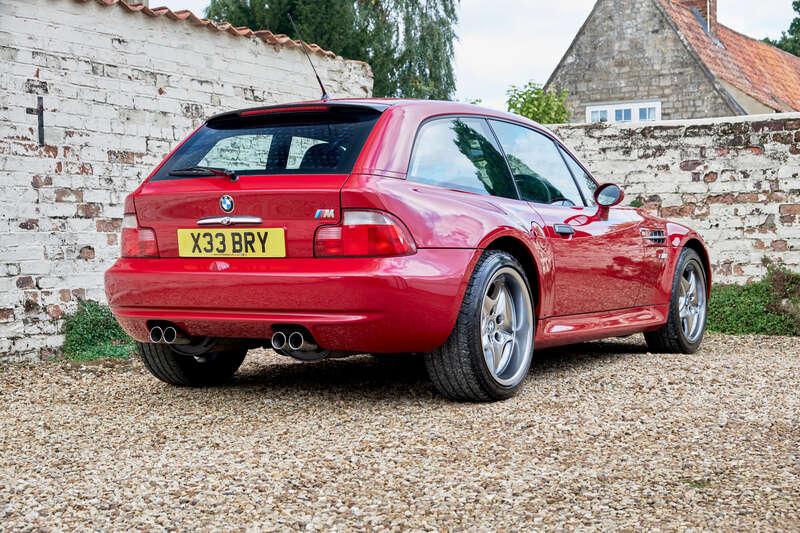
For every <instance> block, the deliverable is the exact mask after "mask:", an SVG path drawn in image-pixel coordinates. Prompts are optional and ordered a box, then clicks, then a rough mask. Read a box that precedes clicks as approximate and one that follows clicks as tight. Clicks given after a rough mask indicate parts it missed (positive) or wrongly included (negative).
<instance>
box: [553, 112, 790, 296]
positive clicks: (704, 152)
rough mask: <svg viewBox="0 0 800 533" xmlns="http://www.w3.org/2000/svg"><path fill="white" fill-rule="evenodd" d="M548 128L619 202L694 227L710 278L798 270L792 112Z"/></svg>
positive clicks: (730, 278)
mask: <svg viewBox="0 0 800 533" xmlns="http://www.w3.org/2000/svg"><path fill="white" fill-rule="evenodd" d="M554 130H555V131H556V133H557V134H558V135H559V136H561V138H562V139H563V140H564V142H565V143H566V144H567V145H568V146H571V147H572V148H574V149H575V151H576V153H577V154H578V155H579V156H581V158H582V159H583V161H584V162H585V163H586V164H587V165H588V166H589V168H590V169H591V170H592V172H593V174H594V175H595V177H596V178H597V179H598V180H600V181H613V182H616V183H619V184H621V185H623V186H624V187H625V193H626V202H627V203H630V202H636V203H641V204H642V205H643V206H644V207H645V208H647V209H648V210H650V211H652V212H655V213H656V214H660V215H661V216H664V217H669V218H673V219H676V220H678V221H680V222H683V223H685V224H687V225H689V226H690V227H692V228H694V229H696V230H697V231H699V232H700V234H701V235H702V236H703V237H704V238H705V240H706V242H707V244H708V246H709V249H710V252H711V260H712V263H713V269H714V274H715V280H716V281H718V282H737V283H742V282H746V281H747V280H750V279H756V278H759V277H761V276H762V275H763V274H764V272H765V267H764V265H763V263H762V260H763V259H764V258H769V259H771V260H773V261H777V262H782V263H784V264H786V265H788V266H790V267H791V268H792V269H794V270H797V271H800V113H793V114H781V115H762V116H751V117H742V118H738V117H737V118H728V119H698V120H691V121H666V122H661V123H656V124H651V125H647V126H645V125H631V126H629V127H625V126H618V125H617V126H603V125H598V124H595V125H567V126H556V127H555V128H554Z"/></svg>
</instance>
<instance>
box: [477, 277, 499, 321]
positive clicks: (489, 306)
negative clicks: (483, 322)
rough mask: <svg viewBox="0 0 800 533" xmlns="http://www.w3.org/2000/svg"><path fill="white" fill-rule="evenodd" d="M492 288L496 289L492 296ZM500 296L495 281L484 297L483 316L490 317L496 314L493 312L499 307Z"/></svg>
mask: <svg viewBox="0 0 800 533" xmlns="http://www.w3.org/2000/svg"><path fill="white" fill-rule="evenodd" d="M492 289H495V292H494V296H492ZM499 296H500V292H499V290H497V284H496V283H495V284H493V286H492V287H489V291H488V292H487V293H486V296H485V297H484V298H483V306H482V308H481V311H482V313H483V316H487V317H488V316H491V315H492V314H494V313H493V312H494V311H495V310H496V309H497V299H498V297H499Z"/></svg>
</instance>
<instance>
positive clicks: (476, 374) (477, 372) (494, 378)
mask: <svg viewBox="0 0 800 533" xmlns="http://www.w3.org/2000/svg"><path fill="white" fill-rule="evenodd" d="M533 328H534V313H533V303H532V297H531V290H530V285H529V283H528V279H527V278H526V276H525V272H524V271H523V269H522V267H521V266H520V264H519V262H518V261H517V260H516V259H514V257H513V256H511V255H510V254H508V253H506V252H503V251H500V250H490V251H487V252H486V253H484V254H483V256H482V257H481V258H480V259H479V260H478V263H477V265H476V266H475V271H474V272H473V274H472V277H471V278H470V281H469V284H468V286H467V290H466V292H465V294H464V300H463V302H462V304H461V310H460V311H459V314H458V318H457V319H456V324H455V327H454V328H453V331H452V333H451V334H450V337H449V338H448V339H447V341H445V343H444V344H443V345H442V346H441V347H440V348H438V349H437V350H435V351H433V352H431V353H429V354H426V355H425V366H426V368H427V370H428V375H429V376H430V378H431V381H432V382H433V384H434V386H435V387H436V389H437V390H438V391H439V392H440V393H441V394H443V395H444V396H446V397H448V398H450V399H453V400H461V401H476V402H477V401H481V402H486V401H493V400H504V399H506V398H510V397H511V396H513V395H514V394H516V392H517V391H518V390H519V388H520V387H521V386H522V383H523V382H524V380H525V377H526V376H527V374H528V369H529V368H530V365H531V358H532V356H533V335H534V329H533Z"/></svg>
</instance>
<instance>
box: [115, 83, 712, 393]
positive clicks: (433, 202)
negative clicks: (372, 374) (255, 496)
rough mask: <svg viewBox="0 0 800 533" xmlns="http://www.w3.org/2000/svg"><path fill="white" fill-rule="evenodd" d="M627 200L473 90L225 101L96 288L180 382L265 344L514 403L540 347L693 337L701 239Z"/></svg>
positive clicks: (134, 217) (131, 203)
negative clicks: (396, 360)
mask: <svg viewBox="0 0 800 533" xmlns="http://www.w3.org/2000/svg"><path fill="white" fill-rule="evenodd" d="M623 197H624V193H623V190H622V189H621V188H620V187H619V186H618V185H615V184H613V183H602V184H601V182H600V181H598V180H597V179H595V177H594V176H593V175H592V174H591V172H590V171H589V169H588V168H587V167H586V166H585V165H584V164H582V163H581V162H580V160H579V159H578V158H577V157H576V156H575V154H574V153H573V152H572V151H571V150H570V149H569V148H568V147H566V146H565V145H564V143H562V142H561V141H560V140H559V139H558V138H557V137H556V136H555V135H554V134H553V133H552V132H551V131H549V130H548V129H546V128H544V127H542V126H540V125H539V124H537V123H535V122H532V121H530V120H527V119H525V118H523V117H520V116H517V115H514V114H509V113H504V112H499V111H493V110H490V109H484V108H481V107H477V106H473V105H469V104H463V103H457V102H436V101H417V100H391V99H341V100H319V101H311V102H301V103H296V104H287V105H275V106H266V107H258V108H253V109H245V110H240V111H233V112H228V113H223V114H220V115H216V116H214V117H211V118H210V119H208V120H207V121H206V122H205V123H204V124H202V125H201V126H200V127H199V128H198V129H197V130H195V131H194V132H193V133H192V134H191V135H189V137H188V138H187V139H186V140H184V141H183V142H182V143H180V145H178V147H177V148H175V150H174V151H173V152H172V153H171V154H169V155H168V156H167V157H166V158H165V159H164V161H163V162H162V163H161V164H160V165H159V166H158V167H157V168H155V169H154V170H153V172H152V173H151V174H150V175H149V176H148V178H147V179H146V180H145V181H144V182H143V183H142V184H141V185H140V186H139V187H138V188H137V189H136V190H135V191H134V192H133V193H131V194H130V195H129V196H128V197H127V198H126V199H125V203H124V218H123V223H122V230H121V239H120V240H121V257H120V258H119V259H118V260H117V261H116V263H115V264H114V265H113V266H112V267H111V268H110V269H109V270H108V271H107V272H106V275H105V284H106V294H107V297H108V301H109V304H110V307H111V310H112V312H113V314H114V316H115V317H116V319H117V320H118V321H119V323H120V324H121V325H122V327H123V328H124V329H125V331H127V332H128V333H129V334H130V335H131V336H132V337H133V338H134V339H135V340H136V341H138V345H139V350H140V354H141V358H142V360H143V361H144V364H145V366H146V367H147V369H148V370H149V371H150V372H152V374H153V375H154V376H155V377H157V378H159V379H161V380H163V381H165V382H167V383H171V384H174V385H180V386H208V385H213V384H219V383H222V382H225V381H227V380H229V379H231V377H232V376H233V374H234V373H235V372H236V370H237V369H238V368H239V366H240V365H241V363H242V361H243V359H244V357H245V355H246V353H247V351H248V350H249V349H252V348H256V347H260V346H264V347H271V348H273V349H274V350H275V351H276V352H277V353H278V354H281V355H285V356H289V357H294V358H296V359H300V360H303V361H316V360H319V359H324V358H327V357H342V356H347V355H352V354H364V353H367V354H375V355H378V356H380V355H382V354H395V353H398V354H399V353H403V354H410V353H422V354H425V355H424V360H425V365H426V368H427V370H428V373H429V375H430V378H431V381H432V382H433V385H434V386H435V388H436V389H437V390H438V391H439V392H440V393H441V394H443V395H444V396H446V397H448V398H451V399H454V400H460V401H494V400H502V399H506V398H509V397H511V396H513V395H514V394H515V393H516V392H518V390H519V389H520V388H521V387H522V386H523V384H524V382H525V379H526V376H527V374H528V371H529V368H530V365H531V361H532V358H533V357H534V354H535V352H536V351H538V350H540V349H542V348H549V347H555V346H562V345H567V344H573V343H579V342H584V341H591V340H597V339H602V338H607V337H617V336H620V337H621V336H627V335H631V334H634V333H640V332H643V333H644V337H645V339H646V342H647V344H648V346H649V347H650V349H651V350H652V351H654V352H672V353H693V352H695V351H696V350H697V349H698V348H699V346H700V343H701V341H702V339H703V334H704V331H705V322H706V303H707V300H708V295H709V291H710V286H711V285H710V283H711V276H710V268H709V255H708V252H707V250H706V246H705V244H704V242H703V240H702V238H701V237H700V236H699V235H698V234H697V233H696V232H695V231H693V230H691V229H689V228H688V227H686V226H684V225H681V224H679V223H676V222H671V221H668V220H664V219H662V218H658V217H656V216H653V215H651V214H648V213H647V212H645V211H643V210H641V209H636V208H633V207H622V206H621V205H620V202H621V201H622V200H623Z"/></svg>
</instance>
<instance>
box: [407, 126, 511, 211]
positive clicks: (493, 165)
mask: <svg viewBox="0 0 800 533" xmlns="http://www.w3.org/2000/svg"><path fill="white" fill-rule="evenodd" d="M408 179H409V180H412V181H416V182H419V183H427V184H430V185H438V186H440V187H445V188H448V189H457V190H461V191H468V192H475V193H480V194H491V195H494V196H502V197H505V198H514V199H516V198H517V192H516V189H514V182H513V181H512V180H511V176H509V174H508V167H507V166H506V162H505V160H504V159H503V155H502V154H501V153H500V151H499V149H498V148H497V147H496V146H495V144H494V142H493V137H492V133H491V131H489V127H488V126H487V124H486V121H485V120H483V119H480V118H448V119H439V120H434V121H431V122H428V123H426V124H424V125H423V126H422V128H420V131H419V134H418V135H417V141H416V144H415V145H414V153H413V155H412V156H411V163H410V164H409V167H408Z"/></svg>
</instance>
